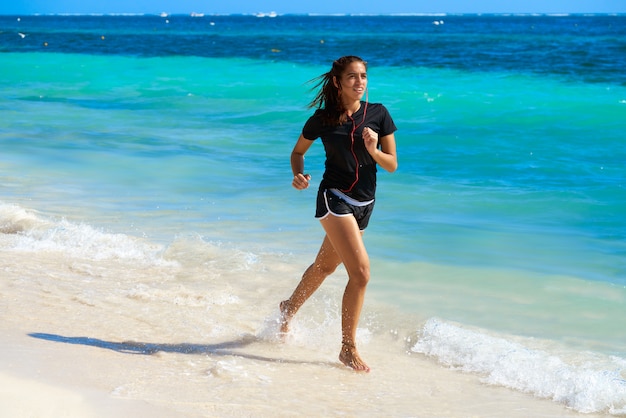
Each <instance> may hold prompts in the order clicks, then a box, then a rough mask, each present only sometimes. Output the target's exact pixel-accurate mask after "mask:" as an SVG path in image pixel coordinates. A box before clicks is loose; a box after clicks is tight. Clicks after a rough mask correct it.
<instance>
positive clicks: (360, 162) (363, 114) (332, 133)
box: [302, 101, 397, 201]
mask: <svg viewBox="0 0 626 418" xmlns="http://www.w3.org/2000/svg"><path fill="white" fill-rule="evenodd" d="M320 112H321V111H320V110H317V111H316V112H315V113H314V114H313V116H311V117H310V118H309V119H308V120H307V121H306V123H305V124H304V128H303V129H302V135H303V136H304V137H305V138H306V139H308V140H315V139H317V138H322V143H323V144H324V150H325V151H326V163H325V167H326V169H325V171H324V176H323V178H322V182H321V183H320V189H332V188H335V189H339V190H341V191H342V192H343V193H345V194H347V195H348V196H350V197H352V198H354V199H356V200H359V201H368V200H372V199H374V196H375V194H376V162H375V161H374V159H373V158H372V156H371V155H370V154H369V152H367V149H366V148H365V144H364V142H363V138H362V137H361V134H362V132H363V129H364V128H365V127H366V126H367V127H369V128H370V129H372V130H374V131H376V132H377V133H378V137H379V138H382V137H383V136H386V135H389V134H392V133H393V132H395V131H396V129H397V128H396V125H395V124H394V123H393V119H392V118H391V115H390V114H389V112H388V111H387V108H385V106H383V105H382V104H380V103H367V102H363V101H362V102H361V107H360V108H359V110H358V111H356V112H355V113H354V114H353V115H352V117H348V120H347V121H346V122H345V123H344V124H342V125H339V126H325V125H324V124H323V122H322V118H321V116H320ZM379 146H380V145H379Z"/></svg>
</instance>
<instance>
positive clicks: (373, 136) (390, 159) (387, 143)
mask: <svg viewBox="0 0 626 418" xmlns="http://www.w3.org/2000/svg"><path fill="white" fill-rule="evenodd" d="M363 140H364V141H365V148H367V152H369V153H370V155H371V156H372V158H373V159H374V161H376V163H377V164H378V165H379V166H381V167H382V168H384V169H385V170H387V171H389V172H390V173H393V172H394V171H396V169H397V168H398V156H397V155H396V137H395V136H394V134H393V133H391V134H389V135H385V136H383V137H382V138H378V134H377V133H376V132H375V131H373V130H372V129H370V128H365V129H363ZM378 142H380V149H378Z"/></svg>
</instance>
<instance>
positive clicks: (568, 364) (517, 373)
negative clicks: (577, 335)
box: [411, 318, 626, 415]
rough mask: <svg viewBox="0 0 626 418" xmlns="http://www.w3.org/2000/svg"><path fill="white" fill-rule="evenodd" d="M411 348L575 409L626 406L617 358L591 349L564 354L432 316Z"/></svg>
mask: <svg viewBox="0 0 626 418" xmlns="http://www.w3.org/2000/svg"><path fill="white" fill-rule="evenodd" d="M411 351H412V352H415V353H422V354H426V355H428V356H432V357H434V358H436V359H437V360H438V361H439V362H440V363H442V364H444V365H446V366H449V367H452V368H454V369H459V370H462V371H465V372H471V373H478V374H480V375H483V376H484V377H483V379H484V381H485V382H486V383H488V384H492V385H499V386H505V387H508V388H511V389H515V390H519V391H522V392H527V393H532V394H533V395H535V396H538V397H541V398H548V399H552V400H553V401H556V402H560V403H563V404H565V405H567V406H568V407H571V408H573V409H575V410H577V411H579V412H584V413H590V412H608V413H611V414H616V415H619V414H623V413H625V412H626V379H625V377H624V375H623V373H624V369H623V366H624V359H621V358H617V357H612V358H611V359H609V360H611V362H610V364H612V365H613V368H607V367H603V366H606V365H607V364H606V363H605V361H599V360H598V359H597V357H596V356H594V355H588V356H586V358H585V359H584V360H581V359H580V358H578V359H577V360H576V361H570V360H565V359H564V358H562V357H561V356H560V355H555V354H553V353H551V352H548V351H543V350H539V349H531V348H529V347H527V346H525V345H523V344H521V343H518V342H514V341H512V340H510V339H505V338H500V337H494V336H490V335H488V334H486V333H485V332H479V331H474V330H469V329H466V328H463V327H461V326H458V325H454V324H452V323H448V322H445V321H442V320H440V319H437V318H431V319H429V320H428V321H427V322H426V324H425V325H424V327H423V328H422V329H421V332H420V335H419V337H418V340H417V342H415V344H413V346H412V347H411ZM580 355H581V354H580V353H578V357H580Z"/></svg>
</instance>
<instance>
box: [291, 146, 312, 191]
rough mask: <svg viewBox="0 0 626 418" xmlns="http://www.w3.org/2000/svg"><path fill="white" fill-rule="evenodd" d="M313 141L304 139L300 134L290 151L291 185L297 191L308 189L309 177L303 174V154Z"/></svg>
mask: <svg viewBox="0 0 626 418" xmlns="http://www.w3.org/2000/svg"><path fill="white" fill-rule="evenodd" d="M312 143H313V141H311V140H310V139H306V138H305V137H304V136H303V135H302V134H300V137H299V138H298V141H297V142H296V145H295V146H294V147H293V151H291V171H292V172H293V181H292V183H291V185H292V186H293V187H295V188H296V189H298V190H303V189H306V188H307V187H309V181H310V180H311V176H310V175H309V174H304V154H306V152H307V151H308V150H309V148H310V147H311V144H312Z"/></svg>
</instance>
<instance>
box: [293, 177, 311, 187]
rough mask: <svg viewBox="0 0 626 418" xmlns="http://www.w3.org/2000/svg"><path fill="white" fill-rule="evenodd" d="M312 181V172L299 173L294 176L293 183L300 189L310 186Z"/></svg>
mask: <svg viewBox="0 0 626 418" xmlns="http://www.w3.org/2000/svg"><path fill="white" fill-rule="evenodd" d="M310 181H311V175H310V174H302V173H298V174H296V175H295V176H293V181H292V182H291V185H292V186H293V187H294V188H296V189H298V190H304V189H306V188H307V187H309V182H310Z"/></svg>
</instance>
